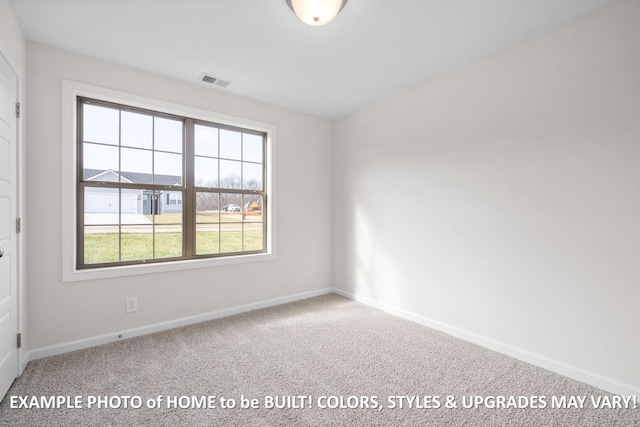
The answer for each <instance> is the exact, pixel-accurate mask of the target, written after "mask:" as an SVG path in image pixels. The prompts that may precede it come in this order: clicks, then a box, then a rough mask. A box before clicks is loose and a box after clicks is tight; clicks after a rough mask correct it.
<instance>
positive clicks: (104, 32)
mask: <svg viewBox="0 0 640 427" xmlns="http://www.w3.org/2000/svg"><path fill="white" fill-rule="evenodd" d="M7 1H8V3H9V5H10V7H11V9H12V10H13V13H14V15H15V16H16V19H17V20H18V22H19V24H20V26H21V27H22V30H23V32H24V33H25V36H26V38H27V39H28V40H32V41H35V42H38V43H43V44H48V45H52V46H56V47H59V48H62V49H66V50H69V51H73V52H77V53H81V54H85V55H89V56H92V57H96V58H99V59H103V60H107V61H110V62H115V63H119V64H124V65H128V66H131V67H135V68H139V69H142V70H146V71H150V72H154V73H158V74H162V75H166V76H169V77H173V78H176V79H180V80H185V81H188V82H193V83H194V84H204V83H201V82H200V81H199V77H200V75H201V73H203V72H206V73H209V74H212V75H214V76H216V77H220V78H222V79H224V80H230V81H231V82H232V83H231V84H230V85H229V86H228V87H227V88H224V89H222V88H218V87H215V86H211V85H208V86H209V87H211V90H221V91H225V92H228V93H231V94H235V95H239V96H243V97H247V98H251V99H256V100H260V101H264V102H267V103H269V104H272V105H278V106H281V107H285V108H288V109H292V110H296V111H300V112H303V113H307V114H310V115H314V116H318V117H322V118H327V119H335V118H339V117H342V116H344V115H347V114H349V113H351V112H353V111H356V110H358V109H359V108H362V107H364V106H366V105H368V104H371V103H373V102H375V101H377V100H381V99H383V98H386V97H388V96H390V95H393V94H395V93H398V92H400V91H403V90H405V89H408V88H410V87H412V86H416V85H418V84H420V83H422V82H425V81H427V80H429V79H432V78H435V77H437V76H439V75H442V74H444V73H447V72H448V71H451V70H453V69H455V68H457V67H460V66H462V65H464V64H467V63H469V62H472V61H474V60H477V59H478V58H481V57H483V56H487V55H490V54H492V53H494V52H497V51H499V50H501V49H504V48H507V47H509V46H513V45H515V44H518V43H521V42H524V41H526V40H527V39H530V38H532V37H534V36H536V35H538V34H540V33H542V32H545V31H547V30H550V29H552V28H554V27H556V26H558V25H560V24H562V23H564V22H567V21H570V20H572V19H575V18H577V17H579V16H581V15H584V14H586V13H588V12H590V11H592V10H595V9H598V8H600V7H602V6H604V5H606V4H608V3H612V2H613V0H393V1H391V0H349V1H348V3H347V4H346V6H345V7H344V9H343V10H342V12H340V14H339V15H338V16H337V18H336V19H335V20H334V21H332V22H330V23H329V24H327V25H325V26H321V27H311V26H308V25H306V24H304V23H302V22H301V21H300V20H299V19H298V18H297V17H296V16H295V15H294V13H293V12H292V11H291V10H290V9H289V8H288V6H287V4H286V2H285V0H7Z"/></svg>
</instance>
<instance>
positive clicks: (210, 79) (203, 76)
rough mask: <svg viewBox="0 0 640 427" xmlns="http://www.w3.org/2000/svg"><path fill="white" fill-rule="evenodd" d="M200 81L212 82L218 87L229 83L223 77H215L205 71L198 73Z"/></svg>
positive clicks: (229, 82)
mask: <svg viewBox="0 0 640 427" xmlns="http://www.w3.org/2000/svg"><path fill="white" fill-rule="evenodd" d="M200 81H201V82H204V83H209V84H212V85H214V86H219V87H227V86H229V85H230V84H231V81H230V80H224V79H221V78H220V77H215V76H212V75H211V74H207V73H202V74H200Z"/></svg>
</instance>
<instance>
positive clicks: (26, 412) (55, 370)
mask: <svg viewBox="0 0 640 427" xmlns="http://www.w3.org/2000/svg"><path fill="white" fill-rule="evenodd" d="M159 395H162V396H163V397H162V400H161V401H160V408H159V409H158V408H153V409H152V408H148V407H147V406H151V405H152V403H150V402H153V404H155V403H156V402H158V400H157V398H158V396H159ZM242 395H244V396H245V398H248V399H256V400H255V401H254V405H255V406H258V407H257V408H240V406H241V404H242V402H241V396H242ZM12 396H13V403H14V405H15V406H20V405H23V406H24V405H25V404H30V405H32V406H33V405H34V404H35V403H34V401H31V400H29V399H31V396H35V398H36V401H38V402H37V403H38V404H40V405H42V404H47V400H46V398H48V397H49V396H71V398H72V399H73V397H74V396H79V399H80V401H79V402H74V401H73V400H71V401H70V402H69V405H67V404H66V403H65V404H62V405H61V406H62V408H58V409H43V408H40V409H36V408H34V407H32V408H31V409H25V408H13V409H12V408H11V407H10V406H11V403H12ZM91 396H93V398H92V397H91ZM122 396H138V397H139V399H140V400H139V401H137V400H135V401H134V400H130V401H129V402H130V404H133V405H138V404H139V403H142V407H141V408H139V409H123V408H120V409H114V408H110V409H98V408H97V405H98V404H99V402H100V400H99V399H98V398H96V397H103V398H106V399H108V400H107V403H108V404H109V403H110V404H111V405H113V406H117V405H118V404H120V405H124V404H125V401H126V400H125V398H123V397H122ZM202 396H205V399H202ZM207 396H215V398H213V397H212V398H210V399H211V402H209V401H208V400H207V399H209V398H208V397H207ZM285 396H310V397H303V398H295V397H293V398H290V400H289V401H288V402H287V401H286V398H285ZM323 396H325V397H326V396H329V397H328V398H325V397H323ZM331 396H334V397H331ZM390 396H407V397H409V396H418V397H419V407H414V408H412V409H409V408H407V407H406V406H407V400H402V402H403V406H404V408H403V409H399V408H398V406H399V402H400V400H398V399H393V398H392V400H393V402H395V405H396V407H395V408H393V407H392V406H393V405H392V404H391V403H390V400H389V397H390ZM425 396H432V397H434V398H432V399H431V400H430V401H429V399H428V398H425ZM447 396H454V398H455V403H456V404H457V406H458V408H457V409H453V408H447V407H446V397H447ZM472 396H478V399H482V400H483V401H482V402H480V403H479V405H478V407H477V408H468V409H465V408H463V407H462V406H463V404H464V403H465V401H466V403H467V405H468V403H469V399H470V398H471V397H472ZM489 396H492V397H489ZM496 396H503V397H504V398H505V399H507V400H505V401H504V404H505V406H508V404H509V403H511V405H512V407H507V408H499V409H496V408H491V406H494V405H493V403H494V401H493V400H492V399H493V398H494V397H496ZM510 396H514V399H517V398H518V396H526V397H527V398H528V400H529V403H528V404H526V403H527V402H524V401H523V398H519V399H520V402H518V403H517V402H514V401H513V400H512V401H511V402H509V400H508V399H509V397H510ZM531 396H538V397H539V398H540V400H541V401H545V402H546V406H547V407H546V408H544V409H540V408H538V409H531V408H517V407H513V405H514V404H515V405H517V404H520V405H524V406H531V403H530V402H531V400H530V397H531ZM562 396H567V397H569V396H576V397H582V396H584V397H585V399H586V400H585V404H584V408H583V409H576V408H573V409H559V408H551V406H552V399H553V398H557V399H560V398H561V397H562ZM601 396H606V399H611V398H612V395H610V394H607V393H605V392H603V391H601V390H598V389H595V388H593V387H589V386H586V385H584V384H581V383H579V382H576V381H572V380H570V379H567V378H564V377H562V376H560V375H557V374H554V373H551V372H548V371H545V370H543V369H540V368H537V367H534V366H531V365H528V364H526V363H523V362H520V361H517V360H514V359H512V358H509V357H506V356H503V355H501V354H498V353H494V352H492V351H489V350H486V349H484V348H481V347H478V346H476V345H473V344H470V343H467V342H465V341H461V340H458V339H456V338H452V337H450V336H447V335H445V334H442V333H440V332H437V331H434V330H431V329H428V328H425V327H423V326H420V325H417V324H414V323H411V322H409V321H405V320H403V319H399V318H396V317H393V316H391V315H389V314H386V313H383V312H380V311H378V310H375V309H372V308H370V307H366V306H364V305H361V304H358V303H355V302H353V301H350V300H347V299H345V298H342V297H340V296H337V295H326V296H321V297H317V298H311V299H308V300H304V301H299V302H295V303H291V304H285V305H281V306H278V307H273V308H268V309H263V310H258V311H253V312H250V313H246V314H241V315H237V316H232V317H228V318H224V319H219V320H215V321H210V322H205V323H201V324H197V325H192V326H187V327H183V328H179V329H174V330H171V331H166V332H161V333H157V334H153V335H148V336H144V337H139V338H134V339H130V340H125V341H120V342H117V343H113V344H109V345H104V346H101V347H96V348H91V349H87V350H81V351H76V352H73V353H68V354H64V355H60V356H55V357H50V358H46V359H41V360H36V361H33V362H31V363H29V365H28V366H27V369H26V370H25V372H24V374H23V376H22V377H21V378H19V379H18V380H17V381H16V382H15V383H14V385H13V386H12V387H11V389H10V390H9V392H8V394H7V396H6V397H5V399H4V400H3V401H2V403H1V404H0V425H3V426H5V425H10V426H71V425H78V426H174V425H186V426H352V425H355V426H640V409H594V408H593V407H592V406H593V404H592V403H591V397H594V398H600V397H601ZM43 397H45V399H43ZM269 397H272V398H276V397H279V402H278V403H285V404H286V403H288V404H289V408H288V409H287V408H285V409H277V408H267V407H265V406H267V404H268V403H269ZM341 397H342V402H340V399H341ZM222 398H224V399H235V401H236V407H235V408H228V407H227V408H222V407H221V405H222ZM20 399H24V400H20ZM90 399H94V400H93V402H92V407H91V408H88V407H87V406H88V403H89V401H90ZM168 399H174V402H175V403H177V404H183V405H202V404H205V405H208V404H209V403H211V404H213V405H215V408H209V409H206V408H187V409H182V408H179V407H178V408H176V407H171V408H167V407H166V406H167V402H168ZM282 399H285V401H284V402H282ZM43 400H44V402H43ZM247 402H249V403H250V402H251V401H250V400H249V401H245V405H246V404H247ZM437 402H439V407H437V406H438V403H437ZM567 402H568V401H567ZM49 403H50V402H49ZM76 403H79V404H77V405H76ZM225 403H226V404H228V403H229V402H228V401H227V402H225ZM341 403H342V405H343V406H347V407H346V408H334V409H331V408H322V407H320V406H335V405H340V404H341ZM638 403H640V402H638ZM366 405H368V406H369V408H360V409H359V408H349V406H356V407H357V406H366ZM538 405H541V403H540V401H539V403H538ZM67 406H82V408H69V407H67ZM376 406H377V407H376ZM428 406H431V407H430V408H429V407H428ZM556 406H557V405H556ZM632 406H633V405H632Z"/></svg>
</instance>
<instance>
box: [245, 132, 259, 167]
mask: <svg viewBox="0 0 640 427" xmlns="http://www.w3.org/2000/svg"><path fill="white" fill-rule="evenodd" d="M262 141H263V137H261V136H258V135H252V134H249V133H243V134H242V160H244V161H245V162H256V163H262Z"/></svg>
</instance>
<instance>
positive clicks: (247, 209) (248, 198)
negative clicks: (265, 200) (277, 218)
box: [242, 195, 262, 222]
mask: <svg viewBox="0 0 640 427" xmlns="http://www.w3.org/2000/svg"><path fill="white" fill-rule="evenodd" d="M243 200H244V205H243V206H244V216H243V218H242V219H243V221H245V222H262V197H261V196H253V195H245V196H244V197H243Z"/></svg>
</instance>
